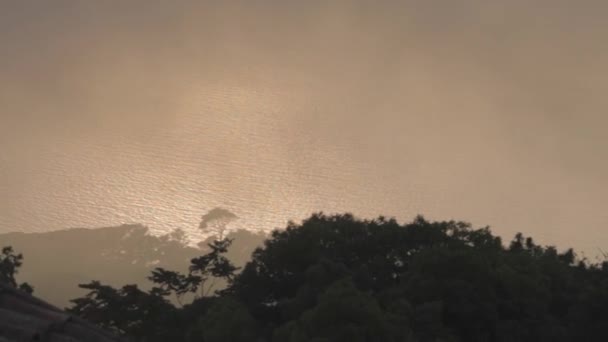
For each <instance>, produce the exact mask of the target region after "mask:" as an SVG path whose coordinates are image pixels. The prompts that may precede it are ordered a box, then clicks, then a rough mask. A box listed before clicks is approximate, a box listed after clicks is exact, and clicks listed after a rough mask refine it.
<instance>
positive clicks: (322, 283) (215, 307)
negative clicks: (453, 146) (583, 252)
mask: <svg viewBox="0 0 608 342" xmlns="http://www.w3.org/2000/svg"><path fill="white" fill-rule="evenodd" d="M230 243H231V240H220V241H215V242H213V243H211V244H210V245H209V248H210V251H209V253H207V254H206V255H203V256H201V257H197V258H194V259H192V260H191V265H190V269H189V273H188V274H180V273H178V272H173V271H167V270H165V269H162V268H158V269H156V270H155V271H154V272H153V273H152V275H151V276H150V279H151V280H152V281H153V282H154V283H155V284H156V286H155V287H153V288H152V290H150V291H148V292H145V291H141V290H139V289H138V288H137V287H133V286H126V287H123V288H121V289H114V288H111V287H106V286H103V285H101V284H99V283H96V282H93V283H91V284H85V285H82V287H83V288H86V289H88V290H90V292H89V294H88V295H87V296H86V297H84V298H80V299H76V300H74V303H75V307H74V308H73V311H74V312H76V313H79V314H81V315H83V316H84V317H85V318H88V319H90V320H92V321H94V322H97V323H99V324H102V325H104V326H107V327H110V328H113V329H115V330H116V331H119V332H121V333H123V334H124V335H126V336H130V337H132V338H133V339H135V340H138V341H162V340H165V341H166V340H180V341H206V342H210V341H260V342H261V341H266V342H284V341H287V342H300V341H302V342H304V341H316V342H320V341H348V342H358V341H361V342H375V341H382V342H408V341H412V342H427V341H428V342H439V341H444V342H448V341H453V342H456V341H480V342H483V341H488V342H489V341H498V342H515V341H557V342H560V341H564V342H565V341H574V340H580V341H590V342H595V341H607V340H608V330H607V329H606V328H605V322H607V321H608V266H606V263H601V264H590V263H588V262H587V261H585V260H580V259H578V258H577V256H576V254H575V253H574V252H573V251H572V250H571V249H568V250H566V251H565V252H559V251H558V250H557V249H556V248H555V247H551V246H549V247H543V246H540V245H538V244H537V243H536V242H535V241H534V240H533V239H532V238H530V237H525V236H524V235H523V234H517V235H516V236H515V238H514V239H513V241H511V242H510V243H509V244H508V245H507V246H504V245H503V244H502V241H501V239H500V238H499V237H496V236H494V235H492V233H491V231H490V229H489V228H488V227H484V228H481V229H473V228H472V227H471V226H470V225H469V224H467V223H463V222H455V221H444V222H429V221H427V220H425V219H424V218H423V217H421V216H419V217H416V218H415V219H414V220H413V221H412V222H411V223H408V224H404V225H401V224H399V223H397V222H396V221H395V220H394V219H386V218H384V217H379V218H378V219H374V220H359V219H356V218H355V217H353V216H352V215H350V214H345V215H333V216H327V215H324V214H322V213H320V214H315V215H313V216H311V217H310V218H308V219H307V220H305V221H303V222H302V224H299V225H297V224H294V223H290V224H289V225H288V227H287V229H285V230H280V231H279V230H277V231H274V232H273V233H272V235H271V236H270V237H269V238H268V239H267V240H266V241H265V243H264V245H263V246H262V247H260V248H258V249H256V250H255V251H254V253H253V255H252V258H251V261H250V262H249V263H247V264H246V266H245V267H244V268H243V270H242V272H240V273H238V274H235V272H236V270H237V268H236V267H235V266H234V265H232V264H231V263H230V262H229V261H228V260H227V259H226V257H225V254H226V252H227V250H228V247H229V246H230ZM211 279H225V280H226V281H227V284H228V286H227V288H225V289H224V290H221V291H215V292H213V293H212V292H211V289H213V281H211ZM203 288H205V290H201V289H203ZM192 291H199V295H198V297H197V298H196V299H195V300H194V301H193V302H192V303H186V304H185V305H183V306H182V307H180V308H176V307H174V306H173V305H172V304H171V303H170V302H169V301H168V300H167V299H166V297H167V296H169V295H170V294H172V293H173V294H175V295H176V296H180V295H182V294H183V293H187V292H192Z"/></svg>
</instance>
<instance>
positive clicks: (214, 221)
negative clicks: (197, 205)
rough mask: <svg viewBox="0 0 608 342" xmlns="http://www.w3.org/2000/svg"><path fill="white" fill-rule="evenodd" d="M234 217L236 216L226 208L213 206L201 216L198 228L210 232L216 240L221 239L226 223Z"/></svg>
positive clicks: (234, 218)
mask: <svg viewBox="0 0 608 342" xmlns="http://www.w3.org/2000/svg"><path fill="white" fill-rule="evenodd" d="M236 219H238V216H236V215H235V214H234V213H232V212H231V211H230V210H228V209H224V208H213V209H211V210H209V211H208V212H207V213H206V214H205V215H203V216H202V217H201V222H200V224H199V229H200V230H202V231H204V232H211V233H212V234H213V235H214V237H215V239H217V240H223V239H224V235H225V233H226V229H227V226H228V224H229V223H230V222H232V221H234V220H236Z"/></svg>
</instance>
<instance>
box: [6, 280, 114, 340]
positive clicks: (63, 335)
mask: <svg viewBox="0 0 608 342" xmlns="http://www.w3.org/2000/svg"><path fill="white" fill-rule="evenodd" d="M25 341H42V342H80V341H82V342H85V341H86V342H114V341H120V342H124V341H123V339H120V338H118V337H116V336H114V335H113V334H111V333H109V332H107V331H105V330H103V329H101V328H99V327H97V326H95V325H93V324H91V323H89V322H87V321H85V320H83V319H81V318H79V317H76V316H73V315H70V314H68V313H66V312H64V311H62V310H60V309H58V308H56V307H54V306H53V305H51V304H48V303H46V302H45V301H43V300H40V299H38V298H36V297H33V296H31V295H29V294H27V293H24V292H22V291H19V290H17V289H14V288H12V287H10V286H8V285H5V284H0V342H25Z"/></svg>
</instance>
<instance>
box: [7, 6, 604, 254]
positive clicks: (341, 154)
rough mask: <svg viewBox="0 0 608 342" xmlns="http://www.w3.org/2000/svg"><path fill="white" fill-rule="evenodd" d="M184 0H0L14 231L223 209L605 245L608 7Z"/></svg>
mask: <svg viewBox="0 0 608 342" xmlns="http://www.w3.org/2000/svg"><path fill="white" fill-rule="evenodd" d="M178 3H179V4H180V5H179V6H175V3H174V2H163V1H129V2H101V1H100V2H89V3H84V2H76V1H53V2H50V1H49V2H41V1H37V2H33V1H32V2H29V1H15V2H12V3H9V2H3V3H2V4H0V42H1V44H0V104H1V105H2V106H1V107H0V195H1V196H0V198H1V199H0V232H8V231H26V232H32V231H49V230H56V229H64V228H69V227H100V226H110V225H118V224H121V223H132V222H138V223H143V224H145V225H148V226H149V227H150V228H151V229H152V230H153V231H156V232H159V233H160V232H166V231H169V230H171V229H173V228H183V229H185V230H190V231H191V232H193V233H194V232H195V230H196V227H197V225H198V222H199V219H200V216H201V215H202V214H203V213H204V212H205V211H207V210H208V209H211V208H213V207H216V206H221V207H225V208H228V209H230V210H231V211H233V212H234V213H236V214H237V215H238V216H239V217H240V220H238V221H237V222H236V223H235V226H239V227H243V228H251V229H272V228H276V227H284V226H285V224H286V222H287V220H290V219H292V220H300V219H302V218H305V217H306V216H308V215H309V214H310V213H312V212H314V211H319V210H323V211H325V212H345V211H348V212H353V213H354V214H356V215H357V216H360V217H375V216H377V215H380V214H382V215H385V216H395V217H396V218H398V219H399V220H400V221H405V220H410V219H411V218H413V217H414V216H415V215H416V214H418V213H421V214H424V215H425V216H427V217H428V218H431V219H462V220H467V221H470V222H472V223H474V224H475V225H478V226H481V225H490V226H492V228H493V230H494V231H495V232H497V233H498V234H501V235H503V236H504V237H505V239H510V238H511V237H512V235H513V234H514V233H516V232H517V231H522V232H525V233H526V234H530V235H533V236H534V237H536V238H537V239H538V240H539V241H540V242H541V243H543V244H557V245H558V246H563V247H566V246H573V247H576V248H577V249H584V250H585V251H588V252H589V253H594V252H595V251H597V248H602V249H604V250H606V249H608V229H607V224H608V213H607V210H606V209H607V204H608V199H607V198H606V190H608V179H607V176H606V175H607V174H608V152H607V151H608V135H607V134H606V127H608V125H607V124H608V119H607V113H608V111H607V109H608V97H607V96H606V91H607V90H608V81H607V80H608V78H607V76H608V75H607V74H608V72H607V71H608V62H607V61H608V54H607V49H608V48H607V45H606V44H604V42H605V41H608V24H606V21H605V18H606V15H607V14H608V12H607V11H608V3H606V2H603V1H581V2H577V3H576V4H574V2H571V1H565V0H563V1H562V0H551V1H549V0H541V1H534V2H530V1H508V2H507V1H502V2H490V1H467V2H458V4H456V2H452V1H447V0H446V1H416V2H415V1H404V2H397V1H384V2H382V1H380V3H381V4H378V3H373V4H372V2H365V1H360V2H359V1H351V2H331V4H329V5H328V4H324V2H316V1H310V2H302V3H299V4H296V2H290V1H256V2H255V4H253V3H254V2H250V1H240V2H239V1H235V2H230V4H227V2H217V3H216V2H189V1H180V2H178ZM490 3H494V4H490ZM531 3H533V4H531Z"/></svg>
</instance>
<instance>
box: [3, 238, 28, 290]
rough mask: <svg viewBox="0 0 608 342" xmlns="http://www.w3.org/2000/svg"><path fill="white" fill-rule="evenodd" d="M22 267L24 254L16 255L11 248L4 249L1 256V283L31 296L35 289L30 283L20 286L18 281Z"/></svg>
mask: <svg viewBox="0 0 608 342" xmlns="http://www.w3.org/2000/svg"><path fill="white" fill-rule="evenodd" d="M22 265H23V255H22V254H16V253H15V252H14V251H13V247H11V246H6V247H3V248H2V254H0V282H2V283H4V284H8V285H10V286H12V287H15V288H18V289H20V290H22V291H24V292H27V293H30V294H31V293H33V292H34V288H33V287H32V286H31V285H30V284H28V283H21V284H19V283H18V282H17V279H16V275H17V273H19V268H20V267H21V266H22Z"/></svg>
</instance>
